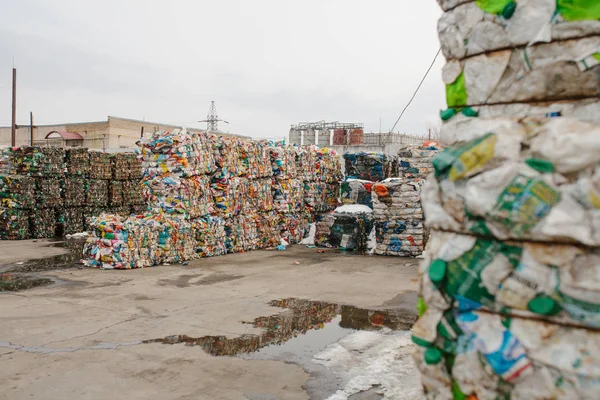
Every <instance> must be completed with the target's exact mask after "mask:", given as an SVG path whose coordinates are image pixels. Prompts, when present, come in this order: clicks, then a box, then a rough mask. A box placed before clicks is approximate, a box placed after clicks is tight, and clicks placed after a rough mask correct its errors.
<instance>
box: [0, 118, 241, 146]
mask: <svg viewBox="0 0 600 400" xmlns="http://www.w3.org/2000/svg"><path fill="white" fill-rule="evenodd" d="M177 128H181V126H176V125H170V124H163V123H157V122H149V121H140V120H135V119H129V118H120V117H112V116H109V117H108V118H107V120H106V121H97V122H77V123H64V124H54V125H34V126H33V143H34V144H35V145H49V146H62V147H88V148H92V149H120V148H121V149H122V148H133V147H136V144H135V143H136V142H137V141H138V140H139V139H140V136H141V135H142V133H148V132H154V131H171V130H173V129H177ZM188 131H190V132H202V131H203V130H201V129H195V128H188ZM218 133H219V134H220V135H223V136H236V137H240V138H247V137H245V136H238V135H233V134H229V133H222V132H218ZM31 136H32V132H31V128H30V126H28V125H18V127H17V131H16V145H17V146H21V145H28V144H31V142H32V140H31ZM10 144H11V127H10V126H8V127H0V147H7V146H10Z"/></svg>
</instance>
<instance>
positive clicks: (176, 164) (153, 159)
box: [139, 129, 217, 177]
mask: <svg viewBox="0 0 600 400" xmlns="http://www.w3.org/2000/svg"><path fill="white" fill-rule="evenodd" d="M139 145H140V157H141V159H142V168H143V171H144V176H147V177H155V176H162V175H165V174H167V173H168V174H176V175H180V176H188V175H204V174H210V173H212V172H215V171H216V168H217V163H216V160H215V156H214V153H213V149H212V145H211V142H210V137H209V136H207V135H206V134H196V133H194V134H190V133H188V132H187V130H185V129H175V130H173V131H172V132H154V133H152V134H150V135H147V136H144V137H143V138H142V139H141V140H140V142H139Z"/></svg>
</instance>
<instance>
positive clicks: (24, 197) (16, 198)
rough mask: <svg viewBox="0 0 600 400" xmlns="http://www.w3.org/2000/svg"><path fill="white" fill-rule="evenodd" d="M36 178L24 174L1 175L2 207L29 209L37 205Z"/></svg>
mask: <svg viewBox="0 0 600 400" xmlns="http://www.w3.org/2000/svg"><path fill="white" fill-rule="evenodd" d="M34 194H35V180H34V179H33V178H31V177H28V176H24V175H0V207H2V208H19V209H29V208H33V207H34V206H35V195H34Z"/></svg>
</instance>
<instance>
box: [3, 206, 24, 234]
mask: <svg viewBox="0 0 600 400" xmlns="http://www.w3.org/2000/svg"><path fill="white" fill-rule="evenodd" d="M29 238H30V231H29V212H28V211H27V210H21V209H17V208H8V207H0V239H1V240H24V239H29Z"/></svg>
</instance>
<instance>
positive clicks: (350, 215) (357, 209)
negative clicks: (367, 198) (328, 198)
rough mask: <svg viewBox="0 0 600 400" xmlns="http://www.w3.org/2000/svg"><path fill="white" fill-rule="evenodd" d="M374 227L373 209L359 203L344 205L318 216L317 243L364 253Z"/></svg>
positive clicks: (322, 245)
mask: <svg viewBox="0 0 600 400" xmlns="http://www.w3.org/2000/svg"><path fill="white" fill-rule="evenodd" d="M372 229H373V210H372V209H371V208H370V207H367V206H364V205H358V204H350V205H344V206H341V207H338V208H336V209H335V210H334V211H332V212H330V213H327V214H321V215H319V216H318V217H317V222H316V232H315V244H316V245H317V246H321V247H335V248H339V249H340V250H344V251H355V252H357V253H358V254H364V253H366V252H367V250H368V241H369V233H370V232H371V230H372Z"/></svg>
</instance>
